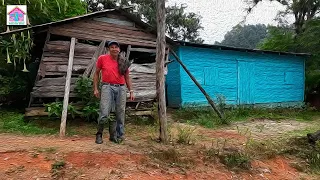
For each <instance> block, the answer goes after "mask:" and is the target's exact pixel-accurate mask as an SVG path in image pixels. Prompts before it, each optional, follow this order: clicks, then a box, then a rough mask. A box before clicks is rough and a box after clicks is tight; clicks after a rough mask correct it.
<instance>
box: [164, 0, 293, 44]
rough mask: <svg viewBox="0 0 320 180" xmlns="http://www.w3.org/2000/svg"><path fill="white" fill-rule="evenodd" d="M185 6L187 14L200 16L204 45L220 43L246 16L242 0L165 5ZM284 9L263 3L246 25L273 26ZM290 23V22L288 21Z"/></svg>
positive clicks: (180, 0)
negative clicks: (191, 13)
mask: <svg viewBox="0 0 320 180" xmlns="http://www.w3.org/2000/svg"><path fill="white" fill-rule="evenodd" d="M175 3H176V4H177V5H180V4H181V3H183V4H186V5H187V6H188V7H187V9H186V11H187V12H195V13H197V14H199V15H201V16H202V19H201V24H202V26H203V28H204V29H203V30H201V32H200V36H201V37H202V38H203V39H204V40H205V41H204V43H206V44H213V43H214V42H215V41H219V42H220V41H221V40H223V38H224V35H225V34H226V33H227V32H228V31H230V30H231V29H232V27H233V26H235V25H237V24H238V23H239V22H241V21H242V20H243V18H244V16H245V15H246V10H245V8H247V7H248V5H247V4H246V3H245V2H244V0H168V2H167V5H174V4H175ZM284 9H285V8H284V7H283V6H282V5H280V4H279V3H277V2H269V0H265V1H263V2H262V3H261V4H259V5H258V6H257V7H256V8H255V9H254V10H253V12H252V13H251V14H250V15H249V16H248V17H247V20H246V24H258V23H261V24H266V25H267V24H273V25H277V22H276V21H274V18H275V17H276V15H277V13H278V11H279V10H284ZM289 22H290V20H289Z"/></svg>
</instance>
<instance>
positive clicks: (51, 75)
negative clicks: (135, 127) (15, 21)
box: [11, 9, 156, 107]
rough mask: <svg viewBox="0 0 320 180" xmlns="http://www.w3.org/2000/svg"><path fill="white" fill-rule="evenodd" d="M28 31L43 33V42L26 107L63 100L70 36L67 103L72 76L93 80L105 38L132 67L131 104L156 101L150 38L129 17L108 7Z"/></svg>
mask: <svg viewBox="0 0 320 180" xmlns="http://www.w3.org/2000/svg"><path fill="white" fill-rule="evenodd" d="M31 28H33V31H34V32H35V33H46V38H45V42H44V43H43V44H44V45H43V49H42V51H43V52H42V55H41V60H40V65H39V70H38V73H37V77H36V82H35V85H34V87H33V90H32V92H31V95H30V96H31V98H30V103H29V107H37V106H42V105H43V103H48V102H52V101H56V100H57V99H63V97H64V91H65V82H66V75H67V69H68V59H69V51H70V42H71V38H75V39H76V44H75V48H74V59H73V67H72V75H71V85H70V98H71V99H72V98H74V97H75V96H76V94H75V93H74V88H75V82H76V80H77V78H79V77H80V76H87V77H92V76H93V72H94V70H95V62H96V60H97V58H98V56H99V55H101V54H104V53H107V49H106V46H105V44H106V43H107V42H108V41H111V40H116V41H118V42H119V43H120V46H121V51H122V52H124V53H125V56H126V58H128V59H129V60H130V61H132V63H133V64H132V65H131V67H130V75H131V78H132V83H133V89H134V90H135V97H136V98H135V102H137V103H138V102H146V101H153V100H154V99H155V98H156V74H155V73H156V69H155V53H156V34H155V33H154V32H153V31H152V30H151V27H150V26H149V25H147V24H145V23H144V22H142V21H141V20H140V19H137V17H135V16H134V15H132V14H129V13H127V12H125V11H124V10H121V9H108V10H104V11H99V12H95V13H91V14H86V15H83V16H78V17H73V18H69V19H65V20H62V21H58V22H53V23H48V24H43V25H37V26H33V27H31ZM25 29H27V28H25ZM25 29H21V30H25ZM17 31H19V30H17ZM11 33H12V32H11Z"/></svg>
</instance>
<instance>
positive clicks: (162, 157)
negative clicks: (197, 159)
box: [150, 148, 194, 167]
mask: <svg viewBox="0 0 320 180" xmlns="http://www.w3.org/2000/svg"><path fill="white" fill-rule="evenodd" d="M150 155H151V157H153V158H155V159H157V160H159V161H161V162H164V163H166V164H169V165H170V166H180V167H181V166H183V167H188V166H189V165H193V164H194V160H193V159H192V158H188V157H187V158H184V157H183V155H182V154H181V153H180V152H179V151H178V150H177V149H175V148H170V149H167V150H160V151H156V152H152V153H151V154H150Z"/></svg>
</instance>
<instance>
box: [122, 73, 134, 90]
mask: <svg viewBox="0 0 320 180" xmlns="http://www.w3.org/2000/svg"><path fill="white" fill-rule="evenodd" d="M124 78H125V80H126V84H127V87H128V89H129V91H131V90H132V83H131V78H130V75H129V73H128V72H126V74H125V76H124Z"/></svg>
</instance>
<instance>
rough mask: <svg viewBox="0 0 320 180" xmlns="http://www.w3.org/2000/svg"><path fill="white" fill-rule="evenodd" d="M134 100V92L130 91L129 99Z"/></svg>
mask: <svg viewBox="0 0 320 180" xmlns="http://www.w3.org/2000/svg"><path fill="white" fill-rule="evenodd" d="M133 100H134V94H133V91H130V101H133Z"/></svg>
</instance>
